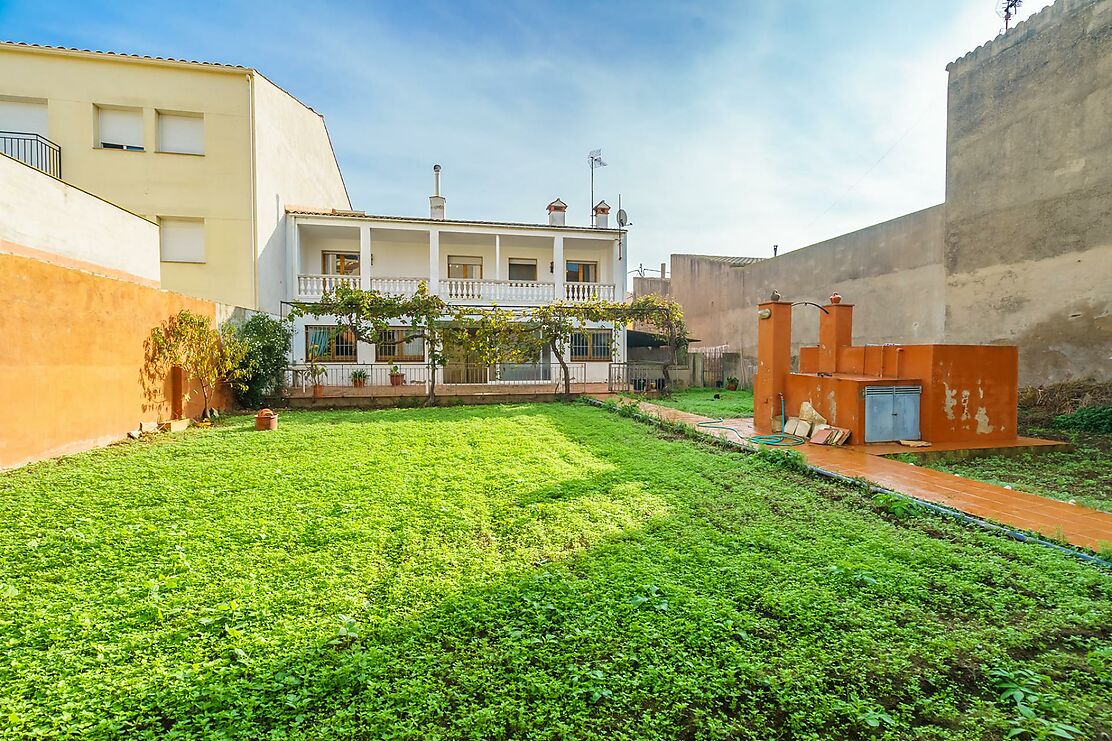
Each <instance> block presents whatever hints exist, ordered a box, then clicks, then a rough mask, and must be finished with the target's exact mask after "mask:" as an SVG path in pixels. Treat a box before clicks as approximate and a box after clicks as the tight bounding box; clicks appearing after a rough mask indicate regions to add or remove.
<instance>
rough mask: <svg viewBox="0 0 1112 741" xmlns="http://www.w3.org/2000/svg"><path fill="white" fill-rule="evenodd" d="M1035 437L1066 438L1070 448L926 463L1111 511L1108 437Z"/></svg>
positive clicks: (1045, 432) (1046, 432)
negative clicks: (1068, 438)
mask: <svg viewBox="0 0 1112 741" xmlns="http://www.w3.org/2000/svg"><path fill="white" fill-rule="evenodd" d="M1028 434H1034V435H1038V436H1040V437H1043V436H1045V437H1058V438H1062V437H1066V436H1068V437H1070V438H1071V439H1072V441H1073V443H1074V449H1073V450H1071V451H1068V452H1065V453H1035V454H1031V455H1021V456H1014V457H1006V456H993V457H986V458H971V459H969V460H959V461H936V462H931V463H928V464H926V465H928V466H930V467H931V468H937V469H938V470H940V471H948V472H949V473H956V474H958V475H960V476H965V477H966V478H971V479H977V480H978V481H986V482H988V483H990V484H998V485H1000V486H1011V487H1012V488H1013V489H1019V490H1021V491H1026V492H1030V493H1031V494H1040V495H1042V496H1044V497H1051V498H1053V499H1062V500H1065V501H1071V500H1072V501H1075V502H1077V503H1078V504H1084V505H1087V506H1089V507H1094V508H1096V509H1100V510H1104V511H1105V512H1112V436H1109V435H1092V434H1084V433H1072V434H1069V435H1064V434H1063V431H1062V430H1052V429H1036V430H1031V431H1029V432H1028Z"/></svg>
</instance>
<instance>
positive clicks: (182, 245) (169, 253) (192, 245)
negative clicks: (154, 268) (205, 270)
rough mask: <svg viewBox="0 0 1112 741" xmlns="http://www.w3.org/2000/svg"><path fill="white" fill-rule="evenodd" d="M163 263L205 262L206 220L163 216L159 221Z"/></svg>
mask: <svg viewBox="0 0 1112 741" xmlns="http://www.w3.org/2000/svg"><path fill="white" fill-rule="evenodd" d="M158 231H159V241H160V242H161V246H162V261H163V262H204V261H205V220H204V219H179V218H173V217H170V216H162V217H159V219H158Z"/></svg>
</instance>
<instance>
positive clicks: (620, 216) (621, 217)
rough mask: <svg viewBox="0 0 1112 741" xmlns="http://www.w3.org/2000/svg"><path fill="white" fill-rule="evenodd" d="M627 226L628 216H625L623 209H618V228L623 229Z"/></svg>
mask: <svg viewBox="0 0 1112 741" xmlns="http://www.w3.org/2000/svg"><path fill="white" fill-rule="evenodd" d="M627 224H629V216H628V215H627V214H626V212H625V209H624V208H619V209H618V226H620V227H623V228H624V227H625V226H626V225H627Z"/></svg>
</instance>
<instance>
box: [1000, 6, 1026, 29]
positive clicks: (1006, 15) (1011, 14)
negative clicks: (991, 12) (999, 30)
mask: <svg viewBox="0 0 1112 741" xmlns="http://www.w3.org/2000/svg"><path fill="white" fill-rule="evenodd" d="M1022 4H1023V0H997V1H996V15H998V16H1000V17H1001V18H1003V19H1004V32H1005V33H1007V31H1008V29H1010V28H1011V27H1012V18H1015V17H1016V15H1018V14H1019V6H1020V5H1022Z"/></svg>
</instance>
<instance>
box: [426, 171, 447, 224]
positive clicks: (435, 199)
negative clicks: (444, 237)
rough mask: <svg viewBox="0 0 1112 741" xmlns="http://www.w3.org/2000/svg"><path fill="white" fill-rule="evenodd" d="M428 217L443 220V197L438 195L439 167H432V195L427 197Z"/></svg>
mask: <svg viewBox="0 0 1112 741" xmlns="http://www.w3.org/2000/svg"><path fill="white" fill-rule="evenodd" d="M429 216H431V217H432V218H434V219H441V220H443V218H444V196H442V195H440V165H433V166H432V195H431V196H429Z"/></svg>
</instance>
